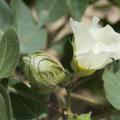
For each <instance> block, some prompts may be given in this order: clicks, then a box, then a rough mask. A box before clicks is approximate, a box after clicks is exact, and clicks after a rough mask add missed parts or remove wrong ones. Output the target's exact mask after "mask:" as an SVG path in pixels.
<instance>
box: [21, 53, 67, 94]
mask: <svg viewBox="0 0 120 120" xmlns="http://www.w3.org/2000/svg"><path fill="white" fill-rule="evenodd" d="M23 61H24V72H25V75H26V77H27V79H29V80H30V83H31V85H33V86H34V87H35V88H40V89H41V91H43V92H44V91H49V90H50V89H53V88H55V87H56V86H57V85H58V84H63V83H65V81H66V79H67V78H68V74H67V72H66V71H65V69H64V68H63V66H62V64H61V63H60V62H59V61H58V60H57V59H56V58H55V57H53V56H51V55H49V54H48V53H46V52H36V53H33V54H31V55H29V56H26V57H24V58H23Z"/></svg>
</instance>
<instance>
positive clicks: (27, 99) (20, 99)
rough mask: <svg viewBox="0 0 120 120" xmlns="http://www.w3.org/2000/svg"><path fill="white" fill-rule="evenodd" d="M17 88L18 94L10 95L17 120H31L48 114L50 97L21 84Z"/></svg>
mask: <svg viewBox="0 0 120 120" xmlns="http://www.w3.org/2000/svg"><path fill="white" fill-rule="evenodd" d="M15 88H16V90H17V93H18V94H14V93H10V98H11V101H12V108H13V113H14V116H15V118H16V120H31V119H34V118H36V117H39V118H40V116H41V115H43V114H47V113H48V108H47V103H46V102H47V100H48V95H43V94H39V92H38V91H37V90H35V89H32V88H28V87H26V86H25V85H23V84H21V83H20V84H17V85H16V86H15Z"/></svg>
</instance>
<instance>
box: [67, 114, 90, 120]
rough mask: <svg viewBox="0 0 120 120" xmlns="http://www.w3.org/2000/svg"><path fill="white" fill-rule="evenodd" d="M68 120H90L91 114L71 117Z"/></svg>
mask: <svg viewBox="0 0 120 120" xmlns="http://www.w3.org/2000/svg"><path fill="white" fill-rule="evenodd" d="M68 120H91V113H87V114H81V115H74V116H73V117H71V118H69V119H68Z"/></svg>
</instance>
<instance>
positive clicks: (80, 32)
mask: <svg viewBox="0 0 120 120" xmlns="http://www.w3.org/2000/svg"><path fill="white" fill-rule="evenodd" d="M70 24H71V27H72V30H73V33H74V37H75V38H74V39H75V41H74V43H75V48H76V52H77V53H84V52H88V51H89V50H90V49H91V48H92V47H93V46H94V45H95V43H96V41H95V40H94V39H93V37H92V35H91V34H90V32H89V29H88V28H89V27H88V26H86V25H85V24H83V23H81V22H77V21H74V20H73V19H72V18H71V19H70Z"/></svg>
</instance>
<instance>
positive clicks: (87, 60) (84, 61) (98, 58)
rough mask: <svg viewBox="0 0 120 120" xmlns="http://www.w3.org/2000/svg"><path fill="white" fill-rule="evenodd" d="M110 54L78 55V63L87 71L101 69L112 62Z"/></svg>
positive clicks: (91, 53)
mask: <svg viewBox="0 0 120 120" xmlns="http://www.w3.org/2000/svg"><path fill="white" fill-rule="evenodd" d="M109 56H110V54H108V53H107V54H106V53H100V54H94V53H93V52H88V53H86V54H82V55H78V56H77V60H78V63H79V64H80V65H81V66H83V67H84V68H86V69H95V70H96V69H101V68H103V67H104V66H106V64H108V63H110V62H111V59H110V57H109Z"/></svg>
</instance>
